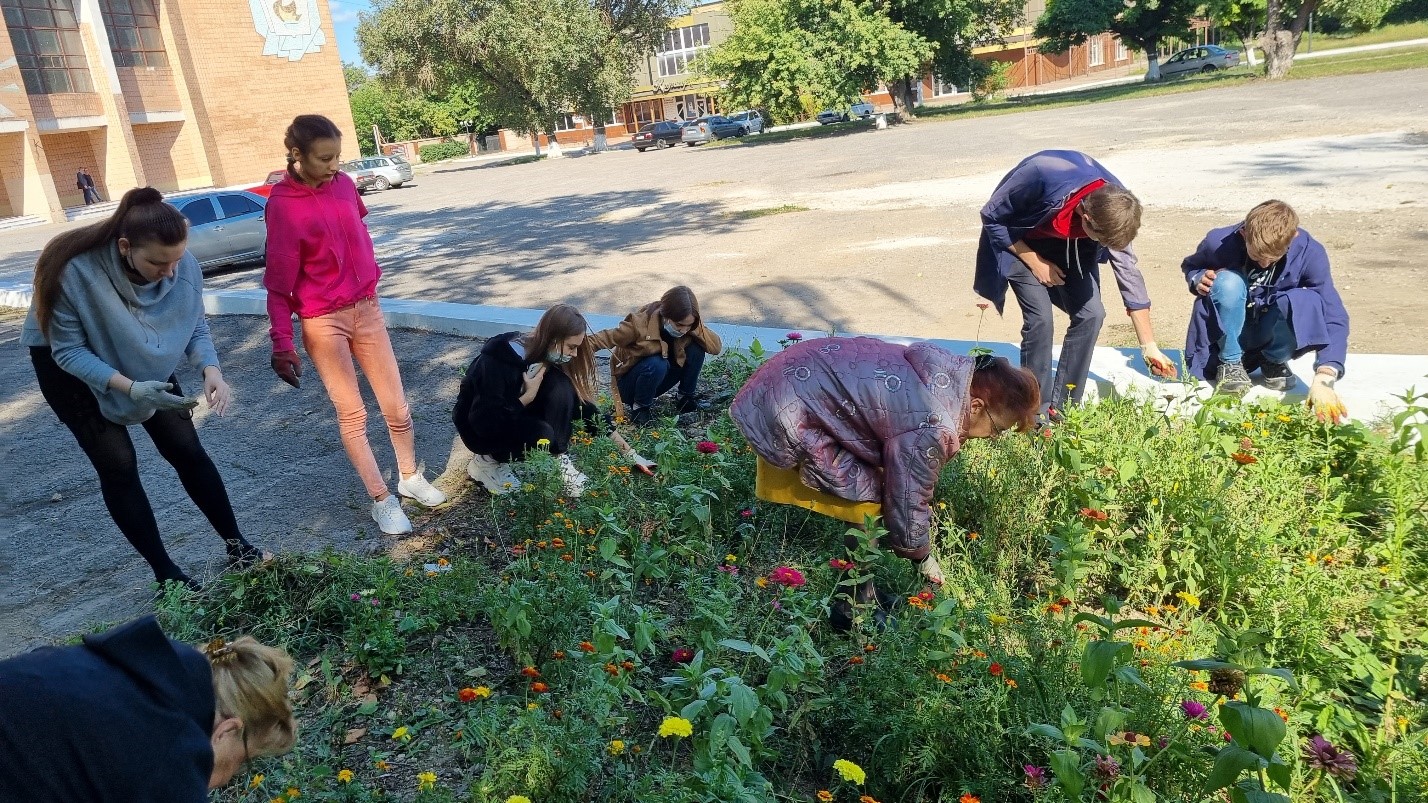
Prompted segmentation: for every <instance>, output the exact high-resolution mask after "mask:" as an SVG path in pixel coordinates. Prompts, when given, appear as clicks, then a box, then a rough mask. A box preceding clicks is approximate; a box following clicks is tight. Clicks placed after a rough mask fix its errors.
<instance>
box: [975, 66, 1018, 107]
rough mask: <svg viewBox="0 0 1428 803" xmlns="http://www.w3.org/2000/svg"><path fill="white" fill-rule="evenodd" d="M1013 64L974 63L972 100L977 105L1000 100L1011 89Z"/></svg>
mask: <svg viewBox="0 0 1428 803" xmlns="http://www.w3.org/2000/svg"><path fill="white" fill-rule="evenodd" d="M1011 72H1012V63H1011V62H1009V61H982V60H980V59H974V60H973V61H972V68H971V75H972V87H971V89H972V100H973V101H974V102H977V103H985V102H987V101H993V100H1000V99H1001V98H1002V96H1003V95H1005V94H1006V91H1007V89H1008V88H1010V87H1011Z"/></svg>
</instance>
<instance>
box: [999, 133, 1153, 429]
mask: <svg viewBox="0 0 1428 803" xmlns="http://www.w3.org/2000/svg"><path fill="white" fill-rule="evenodd" d="M1140 212H1141V208H1140V201H1138V200H1136V197H1135V196H1134V195H1133V194H1131V192H1130V190H1127V189H1126V188H1125V187H1123V186H1122V185H1121V183H1120V181H1119V180H1118V179H1117V178H1116V177H1115V176H1113V175H1111V173H1110V171H1108V170H1106V168H1105V167H1103V166H1102V165H1101V164H1100V162H1097V161H1096V160H1095V159H1092V158H1091V157H1090V156H1087V155H1086V154H1084V153H1079V152H1077V151H1041V152H1040V153H1034V154H1032V155H1031V156H1028V157H1027V158H1026V159H1024V160H1022V162H1021V164H1018V165H1017V166H1016V167H1015V168H1013V169H1012V171H1011V172H1010V173H1008V174H1007V175H1006V177H1004V178H1003V179H1002V180H1001V183H999V184H998V185H997V189H996V190H995V191H994V192H993V193H992V197H991V200H989V201H987V205H986V206H984V207H982V239H981V243H980V244H979V245H978V247H977V271H976V277H975V279H974V281H973V285H972V289H973V290H975V291H976V292H977V294H978V295H981V296H982V297H984V298H986V299H988V300H989V301H991V302H992V303H994V304H996V305H997V311H998V312H1001V311H1002V308H1003V305H1004V303H1005V301H1006V292H1007V287H1008V286H1010V287H1011V290H1012V292H1013V293H1014V294H1015V295H1016V300H1017V304H1018V305H1020V307H1021V314H1022V326H1021V364H1022V366H1023V367H1025V368H1028V369H1030V370H1031V372H1032V373H1034V374H1036V378H1037V381H1039V382H1040V383H1041V392H1042V397H1041V404H1042V411H1043V414H1044V415H1046V416H1048V417H1050V418H1055V417H1056V410H1057V409H1059V408H1061V407H1063V406H1064V405H1065V403H1066V402H1067V401H1068V400H1069V401H1071V402H1079V401H1080V400H1081V396H1082V394H1083V393H1084V391H1085V385H1086V380H1087V377H1089V376H1090V373H1091V356H1092V354H1093V352H1094V351H1095V348H1096V339H1097V337H1099V336H1100V333H1101V324H1102V323H1103V322H1104V321H1105V318H1106V310H1105V307H1104V306H1102V304H1101V274H1100V263H1102V262H1110V263H1111V272H1112V273H1113V274H1114V275H1115V278H1116V284H1117V285H1118V286H1119V287H1120V291H1121V300H1122V302H1123V303H1124V304H1125V308H1126V314H1127V315H1129V316H1130V319H1131V324H1132V325H1133V326H1134V327H1135V333H1136V337H1137V338H1138V339H1139V342H1140V348H1141V356H1142V357H1143V358H1144V359H1145V361H1146V364H1147V365H1148V366H1150V370H1151V372H1152V373H1154V374H1155V375H1157V376H1166V377H1173V376H1175V364H1174V363H1172V362H1171V361H1170V359H1169V358H1168V357H1166V356H1165V355H1164V354H1162V353H1161V351H1160V349H1159V348H1158V347H1157V346H1156V344H1155V332H1154V330H1153V329H1152V328H1151V324H1150V295H1149V294H1148V293H1147V292H1146V289H1145V277H1144V276H1142V275H1141V272H1140V268H1139V266H1138V265H1137V264H1136V256H1135V252H1133V251H1131V248H1130V244H1131V240H1133V239H1135V235H1136V232H1137V231H1139V229H1140ZM1053 307H1055V308H1057V309H1060V310H1061V311H1063V312H1065V313H1066V314H1067V315H1069V316H1070V317H1071V326H1070V328H1068V329H1067V330H1066V336H1065V338H1064V339H1063V340H1062V344H1061V356H1060V359H1059V360H1058V361H1057V368H1056V376H1055V381H1053V380H1052V375H1051V346H1052V338H1053V336H1054V334H1055V333H1054V330H1053V328H1052V317H1051V316H1052V308H1053Z"/></svg>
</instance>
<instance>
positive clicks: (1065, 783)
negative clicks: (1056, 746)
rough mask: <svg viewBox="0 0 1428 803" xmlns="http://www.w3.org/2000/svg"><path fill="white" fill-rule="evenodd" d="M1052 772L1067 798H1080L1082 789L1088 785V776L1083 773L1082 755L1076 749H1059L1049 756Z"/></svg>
mask: <svg viewBox="0 0 1428 803" xmlns="http://www.w3.org/2000/svg"><path fill="white" fill-rule="evenodd" d="M1048 759H1049V761H1048V763H1049V764H1050V765H1051V774H1052V775H1055V776H1056V782H1057V783H1059V784H1061V791H1062V792H1064V793H1065V799H1066V800H1080V799H1081V790H1082V789H1084V788H1085V786H1086V778H1085V776H1084V775H1082V773H1081V756H1080V755H1079V754H1077V753H1076V751H1074V750H1057V751H1056V752H1055V753H1052V754H1051V755H1050V756H1049V757H1048Z"/></svg>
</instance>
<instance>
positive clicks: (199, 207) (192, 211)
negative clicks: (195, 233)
mask: <svg viewBox="0 0 1428 803" xmlns="http://www.w3.org/2000/svg"><path fill="white" fill-rule="evenodd" d="M179 211H180V212H182V213H183V216H184V217H186V218H188V222H189V225H192V226H202V225H203V224H205V223H212V222H213V221H215V220H217V219H218V215H216V214H214V212H213V202H212V201H210V200H208V199H207V198H199V199H198V200H196V201H193V202H191V203H189V204H187V205H185V206H184V207H183V208H182V209H180V210H179Z"/></svg>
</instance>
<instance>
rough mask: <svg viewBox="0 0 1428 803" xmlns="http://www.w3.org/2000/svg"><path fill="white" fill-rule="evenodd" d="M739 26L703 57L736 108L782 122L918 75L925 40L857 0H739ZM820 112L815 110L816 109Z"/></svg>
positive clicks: (928, 50) (928, 49)
mask: <svg viewBox="0 0 1428 803" xmlns="http://www.w3.org/2000/svg"><path fill="white" fill-rule="evenodd" d="M729 15H730V17H731V18H732V19H733V24H734V31H733V33H731V34H730V35H729V38H728V39H726V40H725V41H724V42H723V43H721V44H720V45H718V46H716V47H714V48H712V49H711V50H709V51H708V52H707V53H706V54H705V55H704V56H702V57H701V58H700V59H699V61H698V62H697V65H698V69H699V71H700V72H701V73H702V74H704V75H706V76H708V77H710V78H713V79H715V80H719V81H722V82H724V89H723V90H721V95H722V97H723V98H724V100H725V103H726V104H728V105H730V106H734V107H752V108H760V109H766V110H767V111H768V113H769V115H770V117H771V118H772V120H774V121H777V122H785V121H789V120H795V119H803V118H804V117H806V116H807V109H809V108H815V107H816V108H817V109H823V108H834V109H836V108H842V107H844V106H846V105H847V104H848V103H849V102H851V101H853V100H855V99H856V98H857V97H858V96H859V94H861V93H862V92H864V91H867V90H870V89H873V88H875V87H877V86H879V85H880V84H882V83H883V82H885V81H888V80H891V79H893V78H897V77H901V76H904V75H909V74H912V73H915V72H917V71H918V70H919V69H920V68H921V66H922V65H923V64H925V63H926V62H927V61H928V60H929V59H930V58H931V57H932V54H933V48H932V46H931V45H930V44H929V43H928V42H927V40H925V39H923V38H922V37H920V36H918V35H917V34H915V33H912V32H910V31H908V30H907V29H905V28H904V27H903V26H901V25H899V24H897V23H895V22H893V21H892V19H891V18H889V16H888V14H887V11H886V9H885V8H884V7H883V6H881V5H879V4H873V3H866V2H858V0H737V1H736V2H734V3H732V4H731V5H730V7H729ZM815 113H816V111H815Z"/></svg>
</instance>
